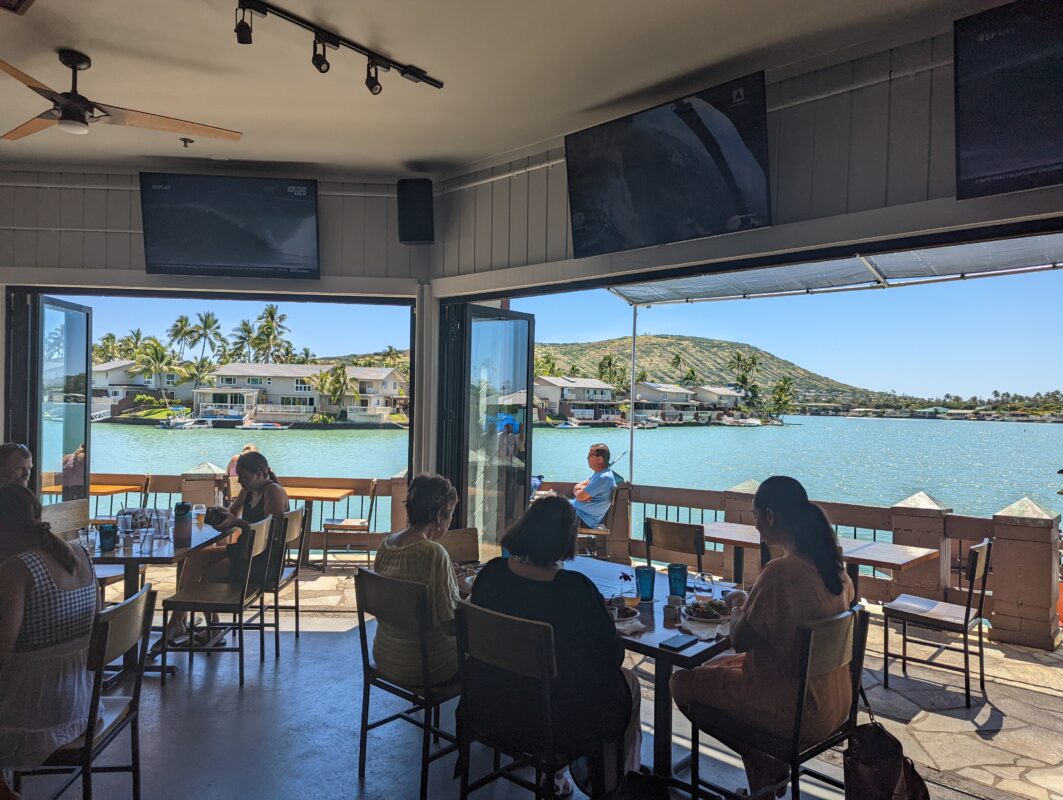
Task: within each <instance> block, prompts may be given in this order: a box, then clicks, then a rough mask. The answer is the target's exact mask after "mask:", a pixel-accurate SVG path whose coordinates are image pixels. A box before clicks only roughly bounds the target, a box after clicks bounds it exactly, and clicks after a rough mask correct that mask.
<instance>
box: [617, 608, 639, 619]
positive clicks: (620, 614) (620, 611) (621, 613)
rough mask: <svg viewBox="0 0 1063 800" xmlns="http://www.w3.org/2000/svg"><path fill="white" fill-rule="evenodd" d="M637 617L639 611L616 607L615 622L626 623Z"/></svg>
mask: <svg viewBox="0 0 1063 800" xmlns="http://www.w3.org/2000/svg"><path fill="white" fill-rule="evenodd" d="M638 615H639V610H638V609H637V608H634V607H632V606H626V605H625V606H617V608H616V621H617V622H627V621H629V620H633V619H635V618H636V617H638Z"/></svg>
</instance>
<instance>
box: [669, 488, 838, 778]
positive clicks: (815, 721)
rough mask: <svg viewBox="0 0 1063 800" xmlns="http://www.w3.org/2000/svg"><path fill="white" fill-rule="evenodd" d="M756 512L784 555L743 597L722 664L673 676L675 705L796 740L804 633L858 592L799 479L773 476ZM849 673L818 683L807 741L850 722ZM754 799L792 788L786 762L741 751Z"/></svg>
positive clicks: (805, 725) (806, 722) (808, 712)
mask: <svg viewBox="0 0 1063 800" xmlns="http://www.w3.org/2000/svg"><path fill="white" fill-rule="evenodd" d="M753 514H754V516H755V517H756V525H757V530H758V531H760V536H761V539H762V540H763V541H764V542H766V543H767V544H768V545H770V546H773V547H781V548H782V549H783V550H784V551H785V555H784V556H783V557H782V558H776V559H773V560H772V561H770V562H768V564H767V565H766V566H765V567H764V569H763V570H762V571H761V573H760V575H759V576H757V580H756V582H755V583H754V584H753V588H752V589H751V590H750V592H749V597H748V598H746V597H744V596H743V595H742V594H741V593H735V596H736V600H737V602H736V603H735V606H734V608H733V611H732V617H731V644H732V646H733V647H734V649H735V650H736V651H737V655H729V656H720V657H719V658H716V659H713V660H712V661H710V662H708V663H707V664H705V665H703V666H701V667H698V668H696V669H692V670H682V671H680V672H677V673H675V675H673V676H672V692H673V694H674V696H675V701H676V703H677V704H678V705H679V707H680V709H682V711H683V713H684V714H686V715H687V716H688V717H689V718H690V719H691V720H692V721H694V722H695V723H696V722H697V720H698V719H699V718H711V717H712V715H718V714H721V713H722V714H724V715H726V716H728V717H730V718H732V719H734V720H737V721H740V722H742V723H745V724H747V725H748V726H749V727H751V728H756V729H759V730H763V731H767V732H770V733H774V734H777V735H779V736H783V737H788V736H789V735H790V732H791V731H792V730H793V720H794V714H795V712H796V708H795V702H796V696H797V678H798V665H797V661H798V634H799V630H798V629H799V628H800V626H802V625H805V624H807V623H809V622H813V621H815V620H819V619H824V618H826V617H831V616H834V615H835V614H840V613H842V612H843V611H845V610H847V609H848V608H849V607H850V606H851V605H852V602H853V584H852V582H851V581H850V580H849V576H848V575H846V574H845V567H844V565H843V564H842V561H841V557H840V556H839V554H838V537H837V535H836V534H835V532H834V529H833V528H832V527H831V525H830V522H829V521H828V520H827V517H826V516H825V515H824V513H823V511H822V510H821V509H820V508H819V507H818V506H816V505H813V504H812V503H810V502H809V500H808V494H807V493H806V492H805V489H804V487H803V486H801V484H800V483H798V482H797V481H796V480H794V479H793V478H787V477H784V476H778V475H777V476H774V477H771V478H768V479H767V480H766V481H764V483H762V484H761V485H760V488H759V489H758V490H757V493H756V495H755V496H754V498H753ZM851 701H852V684H851V683H850V677H849V668H848V667H842V668H841V669H838V670H835V671H834V672H830V673H827V674H825V675H820V676H817V677H815V678H812V679H810V680H809V685H808V696H807V700H806V701H805V710H804V716H803V718H802V725H801V730H802V737H803V738H807V739H808V740H812V739H820V738H823V737H825V736H827V735H828V734H830V733H831V732H833V731H834V730H836V729H837V728H838V726H839V725H841V724H842V722H844V721H845V719H846V717H847V716H848V714H849V706H850V703H851ZM740 754H741V755H742V760H743V761H744V763H745V768H746V777H747V778H748V780H749V790H750V793H751V794H754V793H756V792H757V791H758V790H759V789H762V788H764V787H765V786H770V785H771V784H773V783H777V782H779V781H782V780H785V778H786V775H787V772H788V768H787V766H786V765H785V764H783V763H781V762H779V761H775V760H774V759H770V758H767V757H765V756H763V755H759V754H756V753H740Z"/></svg>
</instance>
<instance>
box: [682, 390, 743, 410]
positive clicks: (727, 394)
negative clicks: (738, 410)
mask: <svg viewBox="0 0 1063 800" xmlns="http://www.w3.org/2000/svg"><path fill="white" fill-rule="evenodd" d="M694 399H695V400H697V401H698V404H699V405H700V406H701V408H702V409H703V410H706V411H715V410H718V409H731V408H735V407H737V406H738V403H739V401H741V399H742V393H741V392H736V391H735V390H734V389H728V388H727V387H725V386H698V387H696V388H695V389H694Z"/></svg>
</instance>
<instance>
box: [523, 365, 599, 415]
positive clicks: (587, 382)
mask: <svg viewBox="0 0 1063 800" xmlns="http://www.w3.org/2000/svg"><path fill="white" fill-rule="evenodd" d="M615 392H616V390H615V389H614V388H613V386H612V385H611V384H608V383H606V382H605V381H600V380H598V379H597V378H570V377H568V376H567V375H540V376H539V377H537V378H536V379H535V397H536V399H537V400H539V401H541V402H542V404H543V405H544V406H545V408H546V411H547V413H548V414H552V415H555V416H561V417H575V418H576V419H602V418H603V417H609V416H615V415H617V414H619V409H618V408H617V404H616V397H615Z"/></svg>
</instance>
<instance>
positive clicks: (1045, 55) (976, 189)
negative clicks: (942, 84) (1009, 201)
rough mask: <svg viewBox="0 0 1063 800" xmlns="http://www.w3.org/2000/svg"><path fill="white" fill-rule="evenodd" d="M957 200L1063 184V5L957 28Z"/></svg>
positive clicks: (1027, 6) (1047, 2)
mask: <svg viewBox="0 0 1063 800" xmlns="http://www.w3.org/2000/svg"><path fill="white" fill-rule="evenodd" d="M953 34H954V36H953V41H954V45H953V46H954V48H955V61H956V63H955V74H956V197H957V198H958V199H961V200H962V199H965V198H969V197H981V196H984V195H990V194H1001V193H1003V192H1014V191H1019V190H1021V189H1033V188H1036V187H1038V186H1050V185H1052V184H1056V183H1063V2H1060V0H1022V2H1018V3H1012V4H1011V5H1006V6H1000V7H999V8H994V9H990V10H989V11H984V12H982V13H981V14H975V15H974V16H972V17H965V18H964V19H960V20H957V21H956V22H955V24H954V30H953Z"/></svg>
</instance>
